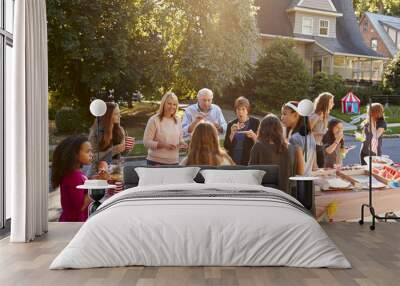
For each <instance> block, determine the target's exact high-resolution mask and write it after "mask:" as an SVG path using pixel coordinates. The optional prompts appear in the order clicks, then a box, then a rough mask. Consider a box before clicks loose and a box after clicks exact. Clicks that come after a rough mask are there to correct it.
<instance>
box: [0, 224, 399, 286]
mask: <svg viewBox="0 0 400 286" xmlns="http://www.w3.org/2000/svg"><path fill="white" fill-rule="evenodd" d="M80 226H81V224H80V223H50V226H49V233H47V234H46V235H44V236H43V237H41V238H39V239H37V240H35V241H34V242H32V243H28V244H17V243H15V244H11V243H9V239H8V238H4V239H2V240H0V285H2V286H8V285H10V286H17V285H29V286H35V285H40V286H44V285H57V286H62V285H67V286H72V285H84V286H88V285H96V286H97V285H136V286H180V285H193V286H215V285H226V286H266V285H274V286H275V285H299V286H300V285H305V286H314V285H346V286H347V285H348V286H352V285H368V286H369V285H377V286H380V285H385V286H391V285H393V286H394V285H396V286H397V285H399V282H398V281H399V280H398V273H400V224H399V223H379V224H377V229H376V230H375V231H374V232H372V231H370V230H369V226H368V224H366V225H364V226H360V225H358V224H357V223H331V224H323V225H322V226H323V228H324V229H325V230H326V232H327V233H328V235H329V237H330V238H331V239H332V240H333V241H334V242H335V243H336V244H337V246H338V247H339V248H340V249H341V250H342V251H343V253H344V254H345V255H346V257H347V258H348V259H349V261H350V262H351V263H352V266H353V268H352V269H348V270H342V269H304V268H289V267H123V268H102V269H86V270H56V271H55V270H53V271H50V270H48V267H49V265H50V263H51V261H52V260H53V259H54V258H55V257H56V255H57V254H58V253H59V252H60V251H61V250H62V249H63V248H64V247H65V246H66V245H67V243H68V242H69V241H70V240H71V238H72V237H73V236H74V235H75V233H76V232H77V231H78V230H79V228H80Z"/></svg>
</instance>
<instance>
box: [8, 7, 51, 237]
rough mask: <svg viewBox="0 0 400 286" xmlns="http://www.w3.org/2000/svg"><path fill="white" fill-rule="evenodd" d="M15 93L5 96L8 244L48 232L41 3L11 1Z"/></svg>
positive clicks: (44, 37) (44, 48) (43, 10)
mask: <svg viewBox="0 0 400 286" xmlns="http://www.w3.org/2000/svg"><path fill="white" fill-rule="evenodd" d="M14 21H15V22H14V27H15V30H14V31H15V32H14V48H13V50H14V59H15V66H14V74H13V86H14V89H13V90H14V92H13V94H11V96H8V97H7V98H6V188H9V189H10V190H11V193H12V195H11V202H12V203H11V237H10V241H12V242H28V241H31V240H33V239H35V237H36V236H40V235H42V234H43V233H45V232H47V227H48V223H47V215H48V214H47V196H48V190H49V186H48V184H49V180H48V174H49V165H48V162H49V160H48V157H49V155H48V144H49V141H48V115H47V114H48V106H47V104H48V94H47V90H48V89H47V87H48V80H47V26H46V25H47V23H46V1H45V0H17V1H15V18H14Z"/></svg>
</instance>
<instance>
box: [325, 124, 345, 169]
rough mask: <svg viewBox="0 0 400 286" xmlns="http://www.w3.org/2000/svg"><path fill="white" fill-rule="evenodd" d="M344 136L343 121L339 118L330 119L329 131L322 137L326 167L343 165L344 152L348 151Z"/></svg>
mask: <svg viewBox="0 0 400 286" xmlns="http://www.w3.org/2000/svg"><path fill="white" fill-rule="evenodd" d="M343 137H344V135H343V123H342V122H340V121H339V120H337V119H332V120H330V121H329V123H328V132H326V134H325V135H324V138H323V139H322V142H323V143H324V152H325V160H324V168H334V167H335V165H336V166H338V165H342V154H345V152H346V149H345V146H344V140H343Z"/></svg>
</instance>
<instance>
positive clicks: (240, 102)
mask: <svg viewBox="0 0 400 286" xmlns="http://www.w3.org/2000/svg"><path fill="white" fill-rule="evenodd" d="M235 111H236V117H237V118H236V119H234V120H232V121H231V122H229V123H228V127H227V132H226V135H225V141H224V148H225V149H226V151H227V152H228V154H229V156H230V157H231V158H232V159H233V161H234V162H235V164H237V165H247V164H248V163H249V159H250V151H251V148H253V146H254V144H255V142H256V140H257V130H258V126H259V125H260V121H259V120H258V119H257V118H254V117H251V116H249V113H250V102H249V100H248V99H247V98H245V97H243V96H241V97H239V98H237V99H236V100H235Z"/></svg>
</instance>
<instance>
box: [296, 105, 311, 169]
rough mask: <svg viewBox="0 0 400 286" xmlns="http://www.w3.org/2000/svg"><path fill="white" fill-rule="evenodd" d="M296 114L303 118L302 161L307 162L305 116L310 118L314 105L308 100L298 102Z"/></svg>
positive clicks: (306, 125)
mask: <svg viewBox="0 0 400 286" xmlns="http://www.w3.org/2000/svg"><path fill="white" fill-rule="evenodd" d="M297 112H298V113H299V114H300V115H301V116H303V117H304V127H305V137H304V138H305V143H304V161H305V162H307V135H308V134H307V131H308V124H307V116H310V115H311V114H312V113H313V112H314V103H313V102H312V101H311V100H309V99H303V100H302V101H300V102H299V105H298V107H297Z"/></svg>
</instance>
